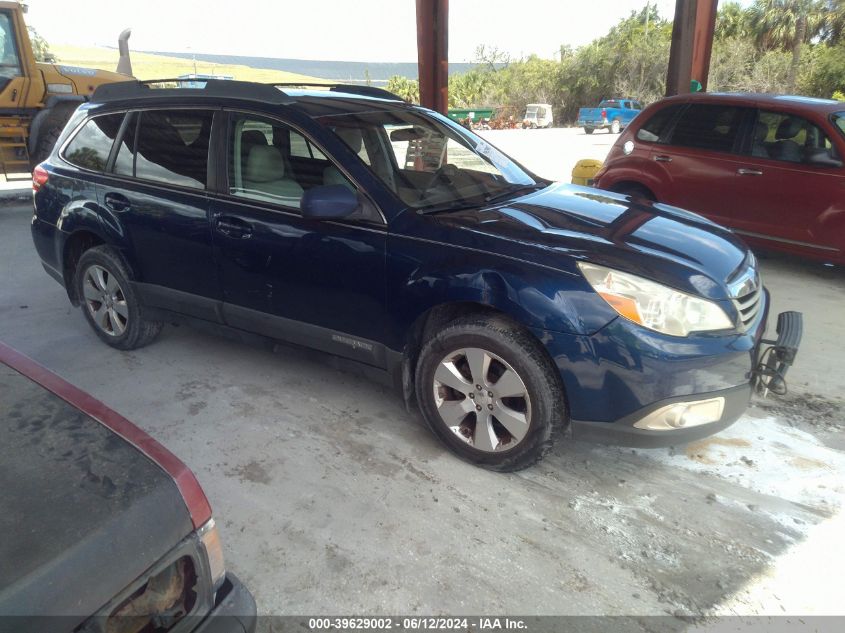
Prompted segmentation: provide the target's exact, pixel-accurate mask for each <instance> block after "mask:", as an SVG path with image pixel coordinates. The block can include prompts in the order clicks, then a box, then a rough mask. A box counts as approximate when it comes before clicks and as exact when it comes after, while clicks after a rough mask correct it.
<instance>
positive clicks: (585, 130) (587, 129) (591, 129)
mask: <svg viewBox="0 0 845 633" xmlns="http://www.w3.org/2000/svg"><path fill="white" fill-rule="evenodd" d="M595 131H596V130H595V129H594V128H591V127H585V128H584V134H592V133H593V132H595Z"/></svg>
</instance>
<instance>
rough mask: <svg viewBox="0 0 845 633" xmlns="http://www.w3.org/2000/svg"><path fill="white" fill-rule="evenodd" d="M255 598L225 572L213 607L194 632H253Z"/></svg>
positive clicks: (235, 577) (238, 581) (230, 574)
mask: <svg viewBox="0 0 845 633" xmlns="http://www.w3.org/2000/svg"><path fill="white" fill-rule="evenodd" d="M256 612H257V611H256V607H255V599H254V598H253V597H252V594H251V593H249V590H248V589H247V588H246V587H244V586H243V584H242V583H241V581H240V580H239V579H238V577H237V576H235V575H234V574H233V573H231V572H227V573H226V580H224V581H223V586H222V587H220V589H218V590H217V597H216V599H215V601H214V607H213V608H212V609H211V611H210V612H209V614H208V615H207V616H206V617H205V618H203V620H202V622H200V623H199V624H198V626H197V627H196V628H195V629H193V630H194V632H195V633H254V631H255V627H256Z"/></svg>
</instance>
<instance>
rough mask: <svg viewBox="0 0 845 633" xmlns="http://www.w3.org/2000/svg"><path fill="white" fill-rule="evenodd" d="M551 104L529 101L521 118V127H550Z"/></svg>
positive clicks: (552, 119) (551, 118) (551, 121)
mask: <svg viewBox="0 0 845 633" xmlns="http://www.w3.org/2000/svg"><path fill="white" fill-rule="evenodd" d="M552 123H554V118H553V117H552V106H550V105H549V104H548V103H529V104H528V106H527V107H526V109H525V117H524V118H523V119H522V127H530V128H538V127H552Z"/></svg>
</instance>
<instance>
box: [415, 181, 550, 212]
mask: <svg viewBox="0 0 845 633" xmlns="http://www.w3.org/2000/svg"><path fill="white" fill-rule="evenodd" d="M546 186H547V185H545V184H543V183H541V182H536V183H534V184H533V185H519V186H517V187H513V188H511V189H507V190H505V191H500V192H499V193H495V194H488V195H486V196H484V197H483V198H481V199H480V200H478V199H476V201H475V202H473V201H472V200H452V201H451V202H443V203H440V204H431V205H428V206H425V207H421V208H420V209H419V212H420V213H422V214H424V215H429V214H432V213H445V212H447V211H461V210H463V209H478V208H479V207H482V206H484V205H487V204H490V203H491V202H496V201H499V200H502V199H504V198H512V197H514V196H516V195H518V194H520V193H526V192H528V191H536V190H537V189H540V188H543V187H546Z"/></svg>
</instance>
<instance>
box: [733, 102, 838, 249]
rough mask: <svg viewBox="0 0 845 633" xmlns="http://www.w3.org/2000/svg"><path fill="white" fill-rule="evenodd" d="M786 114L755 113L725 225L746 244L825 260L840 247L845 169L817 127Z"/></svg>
mask: <svg viewBox="0 0 845 633" xmlns="http://www.w3.org/2000/svg"><path fill="white" fill-rule="evenodd" d="M819 123H820V124H821V125H817V124H816V123H813V122H812V121H810V120H809V119H808V118H805V117H801V116H797V115H795V114H793V113H791V112H787V111H775V110H769V109H761V110H759V111H758V112H757V115H756V120H755V122H754V127H753V132H752V134H751V142H750V147H748V148H746V151H747V156H746V157H745V158H744V159H742V160H741V161H740V164H738V165H737V175H738V178H737V181H738V184H737V187H736V193H737V195H738V196H739V201H740V203H739V204H737V205H735V210H734V216H733V217H732V218H731V223H730V225H731V226H732V227H735V228H736V229H737V231H738V232H740V233H742V234H744V235H745V236H747V237H749V238H750V239H751V240H752V241H754V242H757V243H759V244H761V245H764V246H766V245H767V246H770V247H777V248H779V249H784V250H791V251H794V252H796V253H804V254H808V255H816V256H821V257H826V256H831V255H833V254H834V253H836V252H839V255H840V256H841V255H842V253H841V250H840V249H842V248H843V246H845V244H844V243H843V242H845V238H843V235H842V231H843V228H845V222H843V217H845V187H844V186H845V168H843V163H842V158H841V156H842V155H841V153H840V151H839V150H837V148H836V146H835V144H834V142H833V141H832V140H831V138H830V136H829V135H828V134H826V133H825V131H824V130H823V129H822V126H823V125H824V126H825V127H827V126H826V125H825V124H826V123H827V122H826V121H819Z"/></svg>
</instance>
